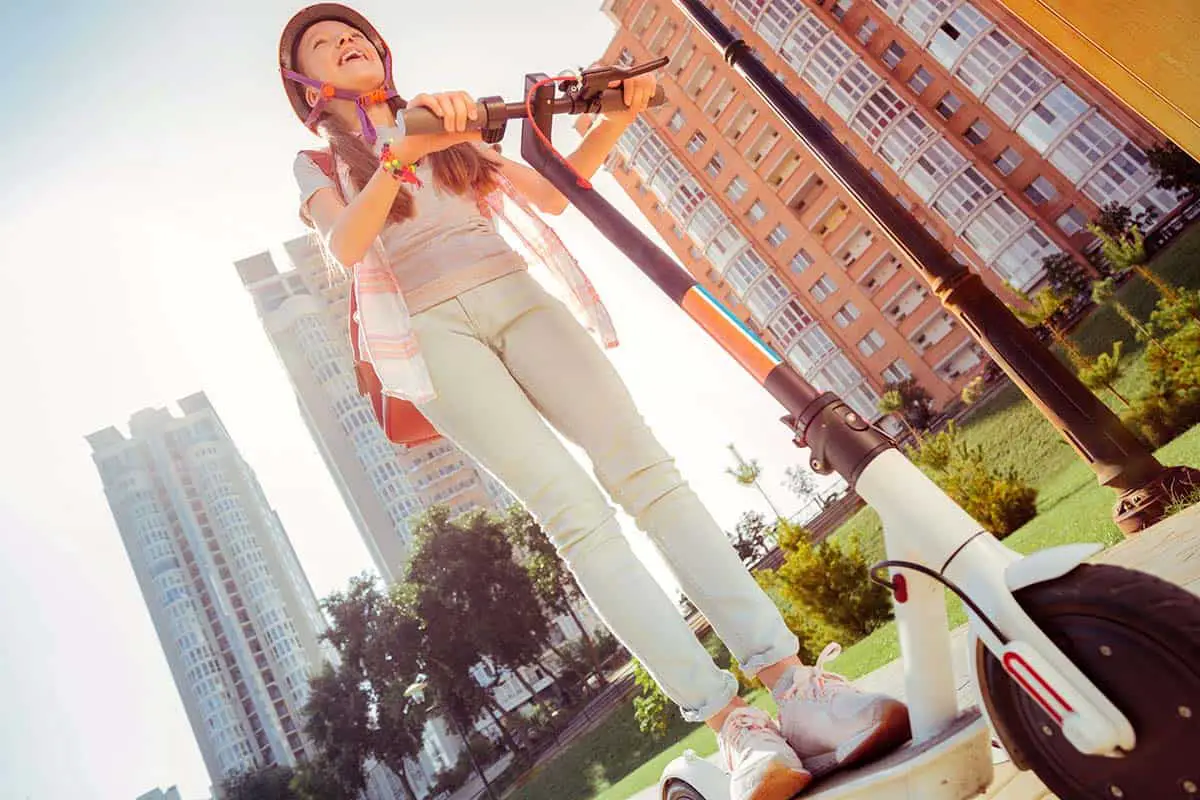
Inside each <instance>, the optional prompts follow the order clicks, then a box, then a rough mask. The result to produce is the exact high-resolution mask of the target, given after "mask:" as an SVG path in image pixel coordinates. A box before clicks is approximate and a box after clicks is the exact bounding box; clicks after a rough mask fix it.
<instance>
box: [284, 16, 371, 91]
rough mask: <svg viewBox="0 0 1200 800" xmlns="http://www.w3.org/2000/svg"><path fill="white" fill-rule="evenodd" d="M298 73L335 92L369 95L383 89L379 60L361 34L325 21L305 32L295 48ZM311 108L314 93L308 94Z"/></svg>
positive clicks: (348, 27) (337, 23)
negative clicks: (326, 84) (329, 87)
mask: <svg viewBox="0 0 1200 800" xmlns="http://www.w3.org/2000/svg"><path fill="white" fill-rule="evenodd" d="M296 61H297V64H298V66H299V67H300V72H301V73H303V74H304V75H307V76H308V77H310V78H315V79H316V80H319V81H322V82H324V83H330V84H333V85H334V86H336V87H338V88H339V89H349V90H350V91H358V92H370V91H372V90H374V89H378V88H379V87H380V86H382V85H383V81H384V74H383V59H382V58H381V57H380V55H379V53H378V51H376V50H375V46H374V45H372V44H371V42H370V40H369V39H367V37H366V36H363V34H362V32H360V31H358V30H356V29H355V28H351V27H350V26H349V25H347V24H345V23H344V22H338V21H336V20H326V21H324V22H318V23H316V24H314V25H312V26H310V27H309V28H308V30H306V31H305V32H304V34H303V35H302V36H301V37H300V43H299V44H298V45H297V46H296ZM308 94H309V95H310V96H309V98H308V101H309V104H310V105H311V104H312V103H314V102H315V101H316V99H317V98H316V91H315V90H313V89H309V90H308Z"/></svg>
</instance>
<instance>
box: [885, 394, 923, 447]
mask: <svg viewBox="0 0 1200 800" xmlns="http://www.w3.org/2000/svg"><path fill="white" fill-rule="evenodd" d="M879 411H880V413H882V414H890V415H891V416H894V417H895V418H896V419H898V420H900V421H901V422H902V423H904V427H906V428H908V432H909V435H911V436H912V438H913V441H914V442H919V441H920V440H921V437H920V436H919V435H918V434H917V429H916V428H914V427H913V426H912V423H911V422H909V421H908V417H907V416H905V415H904V413H903V411H904V397H903V396H901V394H900V392H899V390H897V389H888V390H887V391H886V392H884V393H883V394H882V395H880V397H879Z"/></svg>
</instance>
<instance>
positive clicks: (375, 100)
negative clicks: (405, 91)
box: [279, 52, 400, 145]
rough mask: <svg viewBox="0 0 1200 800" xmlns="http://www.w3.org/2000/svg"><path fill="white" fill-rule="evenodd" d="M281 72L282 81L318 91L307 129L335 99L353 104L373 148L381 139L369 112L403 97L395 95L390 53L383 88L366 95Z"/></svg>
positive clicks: (384, 69)
mask: <svg viewBox="0 0 1200 800" xmlns="http://www.w3.org/2000/svg"><path fill="white" fill-rule="evenodd" d="M279 71H280V72H281V73H283V77H285V78H287V79H289V80H292V81H295V82H296V83H299V84H302V85H304V86H307V87H309V88H311V89H316V90H317V93H318V96H317V102H316V103H314V104H313V107H312V111H310V112H308V117H307V118H305V120H304V124H305V126H307V127H309V128H311V127H312V126H313V125H314V124H315V123H316V121H317V119H318V118H319V117H320V116H321V112H322V111H324V110H325V105H326V104H327V103H328V102H329V101H330V100H333V99H334V98H336V99H338V100H350V101H351V102H353V103H354V105H355V107H356V108H357V109H358V122H359V125H360V126H361V127H362V135H363V139H365V140H366V142H367V144H371V145H373V144H375V141H376V140H377V139H378V138H379V136H378V133H377V132H376V130H375V125H374V123H372V122H371V118H370V117H369V116H368V115H367V109H368V108H370V107H371V106H374V105H379V104H380V103H386V102H387V101H389V100H391V99H392V98H393V97H399V96H400V93H399V92H397V91H396V89H395V85H394V84H393V82H392V54H391V52H385V53H384V56H383V75H384V80H383V86H382V87H381V88H379V89H375V90H373V91H370V92H366V93H360V92H353V91H350V90H349V89H341V88H338V87H337V86H334V85H333V84H332V83H324V82H322V81H319V80H316V79H315V78H310V77H308V76H307V75H301V74H300V73H299V72H293V71H292V70H290V69H286V68H284V67H280V68H279Z"/></svg>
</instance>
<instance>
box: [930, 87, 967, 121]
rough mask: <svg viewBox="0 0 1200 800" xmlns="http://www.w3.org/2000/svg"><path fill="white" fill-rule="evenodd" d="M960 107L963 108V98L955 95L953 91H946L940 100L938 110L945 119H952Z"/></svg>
mask: <svg viewBox="0 0 1200 800" xmlns="http://www.w3.org/2000/svg"><path fill="white" fill-rule="evenodd" d="M960 108H962V100H959V99H958V98H957V97H955V96H954V93H953V92H946V93H945V94H944V95H942V99H941V100H939V101H938V104H937V109H936V110H937V112H938V113H939V114H941V115H942V117H943V118H944V119H950V118H951V117H953V116H954V112H955V111H958V110H959V109H960Z"/></svg>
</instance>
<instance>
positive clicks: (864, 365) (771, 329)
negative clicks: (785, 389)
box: [580, 0, 1178, 418]
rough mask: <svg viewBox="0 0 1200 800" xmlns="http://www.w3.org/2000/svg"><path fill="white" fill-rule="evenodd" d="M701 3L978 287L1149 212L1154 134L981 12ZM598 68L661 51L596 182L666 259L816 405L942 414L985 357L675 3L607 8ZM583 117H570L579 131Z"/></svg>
mask: <svg viewBox="0 0 1200 800" xmlns="http://www.w3.org/2000/svg"><path fill="white" fill-rule="evenodd" d="M709 5H710V7H712V8H713V9H714V11H715V12H716V13H717V14H718V16H720V17H721V19H722V20H723V21H724V22H725V23H726V24H727V25H729V26H730V27H732V28H734V29H735V31H736V32H737V33H738V35H740V36H742V37H743V38H745V39H746V41H747V42H748V43H749V44H750V45H751V46H752V47H753V48H754V50H755V51H756V53H757V55H758V56H759V57H760V58H762V59H763V61H764V62H765V63H766V65H767V66H768V67H769V68H770V69H771V70H773V71H774V72H775V74H776V75H777V76H779V77H780V78H782V79H783V80H784V81H785V82H786V83H787V86H788V88H789V89H790V90H791V91H792V92H794V93H795V94H796V96H797V97H798V98H800V100H801V101H802V102H803V103H804V104H805V105H806V106H807V107H808V108H809V109H811V110H812V111H813V112H814V113H815V114H816V115H817V116H818V117H819V118H820V119H821V121H822V122H823V124H825V125H826V126H827V127H828V128H829V129H830V130H832V131H833V132H834V133H835V134H836V135H837V137H838V138H839V139H840V140H841V142H842V144H843V145H844V146H845V147H847V148H848V149H849V150H850V151H851V152H852V153H853V154H854V156H855V157H856V158H857V159H858V160H859V161H860V162H862V163H863V164H865V165H866V166H867V167H868V168H869V169H870V170H871V174H872V175H873V176H874V177H875V179H876V180H878V181H879V182H880V183H881V184H883V185H884V186H885V187H887V188H888V190H889V191H891V192H892V193H893V194H894V195H895V197H896V198H897V199H898V200H899V201H900V203H901V204H902V205H904V206H905V207H906V208H908V209H909V210H910V211H911V212H912V213H913V215H914V216H915V217H916V218H917V220H918V221H919V222H921V223H922V224H923V225H924V226H925V228H926V229H927V230H928V231H929V232H930V233H932V234H933V235H934V236H935V237H937V238H938V239H939V240H940V241H941V242H942V244H943V245H944V246H945V247H946V248H947V250H949V251H950V252H951V253H952V254H953V255H954V257H955V258H956V259H958V260H959V261H960V262H961V263H963V264H966V265H967V266H969V267H970V268H971V269H973V270H976V271H978V272H980V273H981V274H982V275H983V276H984V278H985V280H986V281H987V283H988V284H989V285H990V286H991V288H992V289H993V290H996V291H999V292H1004V291H1006V289H1005V284H1006V283H1007V284H1011V285H1013V286H1015V287H1017V288H1019V289H1021V290H1029V289H1031V288H1035V287H1036V286H1037V285H1038V284H1039V282H1040V281H1041V280H1042V278H1043V272H1042V268H1041V262H1042V259H1043V258H1044V257H1045V256H1047V255H1050V254H1052V253H1056V252H1060V251H1066V252H1069V253H1073V254H1075V255H1077V256H1080V257H1081V255H1082V251H1083V250H1084V248H1086V247H1087V246H1088V245H1089V244H1090V243H1091V242H1092V237H1091V234H1089V233H1088V232H1087V230H1086V229H1085V225H1086V223H1087V221H1088V220H1090V219H1091V218H1092V217H1093V216H1094V215H1095V213H1096V211H1097V209H1098V207H1099V205H1102V204H1104V203H1107V202H1109V201H1111V200H1116V201H1119V202H1122V203H1124V204H1126V205H1128V206H1130V207H1131V208H1134V209H1135V210H1144V209H1154V210H1155V211H1156V212H1158V213H1159V214H1160V215H1163V214H1166V213H1168V212H1169V211H1171V210H1172V209H1174V208H1175V207H1176V206H1177V205H1178V198H1177V197H1175V196H1174V195H1173V194H1172V193H1170V192H1166V191H1163V190H1161V189H1157V188H1155V186H1154V183H1155V179H1154V177H1153V175H1152V173H1151V171H1150V169H1149V167H1148V164H1147V159H1146V155H1145V149H1146V148H1147V147H1148V146H1150V145H1152V144H1154V143H1155V142H1157V141H1159V139H1160V137H1159V136H1158V135H1157V134H1156V132H1155V131H1154V130H1153V129H1152V128H1150V127H1149V126H1148V125H1146V124H1145V123H1144V122H1142V121H1141V120H1140V118H1138V117H1136V116H1135V115H1134V114H1133V113H1132V112H1130V111H1129V110H1127V109H1126V108H1125V107H1124V106H1123V105H1122V104H1121V103H1120V102H1119V101H1118V100H1117V99H1116V98H1114V97H1113V96H1111V95H1110V94H1109V93H1107V92H1106V91H1105V90H1104V89H1103V88H1101V87H1100V86H1099V85H1098V84H1096V83H1095V82H1093V81H1091V80H1090V79H1089V78H1088V77H1087V76H1086V75H1084V74H1083V73H1081V72H1080V71H1079V70H1078V69H1076V68H1074V67H1073V66H1072V65H1071V64H1070V63H1069V62H1068V61H1066V60H1065V59H1063V58H1061V57H1060V56H1059V55H1058V54H1057V53H1056V52H1054V51H1053V50H1052V49H1051V48H1049V47H1048V46H1047V45H1045V44H1044V43H1043V42H1042V41H1041V40H1039V39H1038V38H1037V36H1036V35H1035V34H1034V33H1033V32H1032V31H1030V30H1029V29H1028V28H1025V27H1024V26H1023V25H1022V24H1021V23H1020V22H1019V21H1017V20H1016V19H1015V18H1014V17H1012V16H1011V15H1010V14H1008V13H1007V12H1006V11H1005V10H1004V9H1003V8H1002V7H1001V6H1000V5H999V4H997V3H995V2H990V0H972V2H962V1H961V0H734V2H732V3H731V2H726V1H725V0H716V1H715V2H711V3H709ZM602 9H603V11H604V12H605V13H606V14H607V15H608V16H609V18H610V19H611V20H612V21H613V22H614V23H615V24H616V25H617V28H618V29H617V32H616V35H615V37H614V39H613V41H612V43H611V45H610V47H609V50H608V52H607V53H606V54H605V58H606V60H608V61H610V62H611V61H617V62H622V63H629V62H631V61H638V62H641V61H646V60H649V59H651V58H655V57H658V56H660V55H667V56H670V58H671V63H670V64H669V65H668V67H667V68H666V69H665V70H664V71H663V73H662V75H661V76H660V79H661V81H662V82H663V84H664V86H665V88H666V91H667V97H668V102H667V103H666V104H665V105H664V106H662V107H660V108H658V109H655V110H653V111H651V112H650V113H648V114H646V115H644V116H643V117H642V118H641V119H640V120H639V121H638V122H637V123H635V124H634V125H633V126H631V127H630V129H629V130H628V131H627V133H626V134H625V136H624V137H623V138H622V139H621V141H620V143H619V144H618V147H617V149H616V150H615V151H614V153H613V155H612V156H611V157H610V160H609V162H608V167H609V169H610V171H611V172H612V173H613V175H614V176H615V177H616V179H617V180H618V182H619V183H620V184H621V185H622V187H623V188H624V189H625V190H626V191H627V192H628V193H629V194H630V196H631V197H632V198H633V199H634V200H635V201H636V202H637V203H638V205H639V207H640V208H641V210H642V211H643V212H644V213H645V214H646V216H647V218H648V219H649V220H650V221H651V222H652V224H653V225H654V226H655V228H656V229H657V230H658V231H659V232H660V233H661V234H662V235H663V236H664V238H665V239H666V240H667V241H668V242H669V243H670V244H671V246H672V248H673V249H674V251H675V253H676V255H677V257H678V258H679V259H680V260H681V262H682V263H683V264H684V265H685V266H686V267H687V269H688V270H689V271H691V272H692V274H693V275H695V276H696V277H697V278H698V279H699V280H701V281H702V282H703V283H704V284H705V286H706V287H708V288H709V289H710V290H711V291H713V293H714V294H715V295H716V296H717V297H719V298H721V299H722V300H723V301H724V302H725V303H727V304H728V305H729V306H730V307H731V308H733V309H734V311H735V313H737V314H738V315H739V316H740V317H742V318H743V319H744V320H746V321H747V323H748V324H750V325H751V327H752V328H753V329H755V330H756V331H757V332H759V333H761V334H762V335H763V337H764V338H765V339H766V340H767V341H768V343H770V344H771V345H772V346H774V347H775V348H776V349H777V350H778V351H779V352H780V353H781V354H784V355H785V357H786V358H787V359H788V360H789V361H790V362H791V363H792V364H793V365H794V366H795V367H796V368H797V369H799V370H800V372H801V373H802V374H804V375H805V377H807V378H808V380H809V381H810V382H812V383H813V384H814V385H816V386H818V387H819V388H821V389H828V390H832V391H835V392H837V393H839V394H841V395H842V396H843V397H845V398H846V399H847V401H848V402H850V403H851V405H853V406H854V407H855V408H856V409H857V410H858V411H859V412H860V413H862V414H864V415H867V416H870V417H871V418H878V417H879V413H878V411H877V404H878V399H879V396H880V394H881V393H882V391H883V387H884V386H885V385H886V384H887V383H888V382H891V381H897V380H901V379H903V378H906V377H909V376H913V377H915V378H916V379H917V380H918V381H919V382H920V383H921V384H922V385H923V386H924V387H925V388H926V389H928V390H929V392H930V393H931V394H932V395H933V397H934V400H935V402H936V403H937V404H938V405H941V404H942V403H944V402H946V401H947V400H949V399H951V398H952V397H953V396H954V395H955V394H957V392H958V391H959V390H960V389H961V387H962V386H963V384H964V383H965V382H966V381H967V380H969V379H970V377H971V376H972V374H973V373H974V372H976V371H977V370H978V368H979V367H980V365H981V364H982V363H983V359H984V358H985V356H984V354H983V351H982V350H981V349H980V348H979V347H978V346H977V345H976V344H975V343H974V342H973V340H972V339H971V338H970V336H969V335H968V334H967V333H966V331H965V330H963V328H962V326H960V325H959V324H958V323H957V321H955V320H954V319H953V318H952V317H951V316H950V315H949V314H948V313H947V312H946V311H945V310H944V309H943V308H942V307H941V305H940V304H939V303H938V300H937V298H936V297H934V296H933V295H932V293H931V292H930V291H929V289H928V286H927V285H926V284H925V283H924V281H922V279H921V278H920V277H919V276H918V275H917V274H916V273H915V271H914V270H913V269H912V268H911V267H910V266H909V264H907V263H906V262H905V261H904V260H903V259H902V258H901V257H900V256H899V254H898V253H895V252H893V251H892V249H891V247H890V244H889V242H888V241H887V240H886V239H885V237H884V236H883V235H882V233H881V232H880V230H879V229H878V228H877V227H876V226H875V225H874V224H873V223H872V222H871V221H870V220H869V219H868V218H867V216H866V215H865V214H864V213H863V212H862V211H861V210H860V209H859V208H857V207H856V206H855V205H854V204H853V201H852V200H851V199H850V198H849V197H848V195H846V194H845V193H844V192H843V191H842V190H841V188H840V187H839V186H838V185H837V184H836V182H835V181H834V180H833V179H832V177H831V176H830V174H829V173H828V172H827V171H825V170H824V169H823V168H822V167H821V166H820V165H819V164H818V163H817V162H816V159H815V158H813V157H812V155H811V154H809V153H808V152H806V151H805V150H804V148H803V146H802V145H801V144H799V143H797V142H796V141H795V140H794V138H793V137H792V135H791V133H790V131H788V130H787V128H786V127H785V126H784V124H783V123H782V122H781V121H780V120H779V119H778V118H777V117H776V116H775V114H774V113H773V112H772V111H771V110H770V109H769V108H768V107H767V105H766V104H765V103H763V102H762V101H761V100H760V99H759V98H758V96H757V94H755V93H754V91H753V90H752V89H751V88H750V86H749V85H748V84H747V83H746V82H745V81H744V80H743V79H742V78H741V77H740V76H738V75H737V74H736V73H735V71H734V70H733V68H732V67H730V66H729V65H727V64H726V63H724V61H723V60H722V59H721V57H720V54H719V53H718V52H717V51H716V49H715V48H713V47H712V46H711V45H710V44H709V43H708V42H707V40H705V39H704V37H703V35H702V34H700V33H698V32H696V31H694V30H693V29H692V26H691V24H690V23H689V22H688V20H687V19H686V18H685V17H684V15H683V14H682V12H680V11H679V10H678V9H677V8H676V7H675V6H674V4H673V3H671V2H670V0H606V2H605V3H604V5H603V7H602ZM589 124H591V121H590V120H586V119H585V120H580V130H584V129H586V127H587V126H588V125H589Z"/></svg>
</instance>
